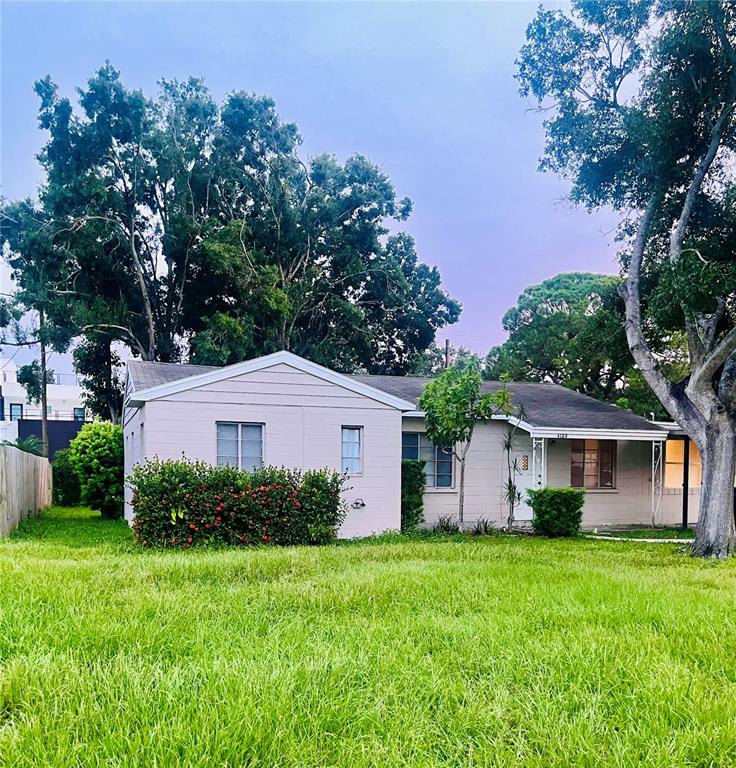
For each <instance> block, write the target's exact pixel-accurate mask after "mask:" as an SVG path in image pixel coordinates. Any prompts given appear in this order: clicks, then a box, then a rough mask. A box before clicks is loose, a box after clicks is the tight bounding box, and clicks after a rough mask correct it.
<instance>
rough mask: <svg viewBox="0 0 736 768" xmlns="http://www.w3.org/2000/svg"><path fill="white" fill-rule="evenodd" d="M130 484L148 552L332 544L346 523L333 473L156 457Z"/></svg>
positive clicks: (339, 478)
mask: <svg viewBox="0 0 736 768" xmlns="http://www.w3.org/2000/svg"><path fill="white" fill-rule="evenodd" d="M130 481H131V484H132V486H133V510H134V512H135V521H134V523H133V531H134V533H135V536H136V539H137V540H138V542H140V543H141V544H143V545H146V546H171V547H183V548H185V549H187V548H188V547H190V546H191V545H192V544H203V543H219V544H231V545H238V546H245V545H256V544H258V545H265V544H281V545H294V544H326V543H328V542H330V541H332V540H334V539H335V537H336V536H337V531H338V529H339V527H340V525H341V524H342V521H343V520H344V519H345V512H346V509H345V505H344V502H343V501H342V499H341V497H340V491H341V490H342V486H343V482H344V477H343V475H340V474H338V473H336V472H331V471H328V470H308V471H306V472H301V471H299V470H293V469H284V468H275V467H264V468H262V469H259V470H256V471H255V472H246V471H245V470H241V469H237V468H235V467H213V466H211V465H210V464H206V463H205V462H201V461H189V460H187V459H180V460H171V459H169V460H166V461H162V460H160V459H153V460H151V461H147V462H146V463H145V464H139V465H138V466H136V467H135V468H134V470H133V473H132V475H131V477H130Z"/></svg>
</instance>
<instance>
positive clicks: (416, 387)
mask: <svg viewBox="0 0 736 768" xmlns="http://www.w3.org/2000/svg"><path fill="white" fill-rule="evenodd" d="M353 378H355V379H357V380H358V381H361V382H363V383H364V384H370V385H371V386H372V387H376V389H381V390H383V391H384V392H388V393H389V394H392V395H395V396H396V397H401V398H403V399H404V400H409V401H411V402H413V403H416V402H417V401H418V400H419V396H420V395H421V394H422V391H423V390H424V387H425V386H426V385H427V384H428V383H429V382H430V381H431V379H429V378H423V377H420V376H368V375H357V376H353ZM502 386H503V384H501V382H498V381H485V382H483V391H484V392H494V391H495V390H497V389H499V388H500V387H502ZM506 388H507V389H508V390H509V394H510V395H511V402H512V403H513V405H514V407H519V406H523V408H524V411H525V416H524V420H525V421H527V422H528V423H530V424H533V425H534V426H535V427H560V428H563V429H573V428H575V427H579V428H582V429H585V428H588V429H648V430H653V431H656V430H657V429H659V427H657V426H656V425H654V424H652V423H651V422H649V421H647V420H646V419H643V418H642V417H641V416H637V415H636V414H633V413H629V412H628V411H624V410H621V408H617V407H616V406H615V405H609V404H608V403H602V402H600V400H594V399H593V398H592V397H588V396H587V395H581V394H580V393H579V392H573V391H572V390H571V389H567V387H563V386H561V385H560V384H533V383H530V382H522V381H512V382H509V383H508V384H507V385H506Z"/></svg>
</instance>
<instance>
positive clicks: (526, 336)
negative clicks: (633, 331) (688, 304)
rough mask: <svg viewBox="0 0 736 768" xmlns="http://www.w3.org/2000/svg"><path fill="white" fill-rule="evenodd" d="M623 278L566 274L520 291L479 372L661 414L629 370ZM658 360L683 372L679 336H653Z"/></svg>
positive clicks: (645, 413) (645, 387)
mask: <svg viewBox="0 0 736 768" xmlns="http://www.w3.org/2000/svg"><path fill="white" fill-rule="evenodd" d="M620 284H621V279H620V278H618V277H615V276H612V275H597V274H592V273H589V272H568V273H563V274H559V275H556V276H555V277H552V278H550V279H548V280H544V281H543V282H542V283H540V284H539V285H532V286H530V287H529V288H526V289H525V290H524V292H523V293H522V294H521V295H520V296H519V298H518V300H517V303H516V305H515V306H513V307H512V308H511V309H509V310H508V312H506V314H505V315H504V317H503V321H502V323H503V327H504V330H506V331H507V332H508V334H509V338H508V339H507V340H506V341H505V342H504V343H503V344H500V345H498V346H496V347H494V348H493V349H491V351H490V352H489V353H488V355H487V357H486V361H485V362H486V365H485V369H484V374H485V375H486V377H487V378H490V379H500V378H502V376H503V375H508V376H509V377H510V378H511V379H513V380H516V381H552V382H554V383H555V384H562V385H563V386H565V387H569V388H570V389H574V390H576V391H578V392H582V393H583V394H586V395H589V396H591V397H595V398H596V399H598V400H603V401H605V402H610V403H615V404H617V405H620V406H622V407H624V408H627V409H629V410H633V411H635V412H637V413H639V414H641V415H642V416H646V417H649V416H650V414H651V413H652V412H653V413H654V414H655V415H656V416H657V417H658V418H662V419H665V418H667V412H666V411H665V409H664V407H663V406H662V404H661V403H660V402H659V400H658V399H657V397H656V396H655V395H654V393H653V392H652V391H651V389H650V388H649V386H648V385H647V384H646V382H645V381H643V379H642V377H641V375H640V374H639V372H638V371H637V370H636V368H635V364H634V359H633V358H632V356H631V352H630V351H629V347H628V344H627V343H626V333H625V330H624V307H623V301H622V299H621V297H620V296H619V294H618V289H619V287H620ZM657 351H658V354H659V357H660V359H661V364H662V365H663V366H667V367H668V368H670V369H672V370H673V372H674V368H675V367H676V366H679V368H680V370H679V372H674V375H679V377H680V378H682V377H683V376H684V375H685V373H686V367H685V366H686V353H685V352H684V349H683V345H682V340H681V338H680V337H679V335H678V334H677V333H674V334H671V335H665V334H661V336H660V338H659V339H658V340H657Z"/></svg>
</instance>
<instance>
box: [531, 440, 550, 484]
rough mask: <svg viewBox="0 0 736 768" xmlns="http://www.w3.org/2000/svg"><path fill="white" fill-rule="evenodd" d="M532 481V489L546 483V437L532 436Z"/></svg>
mask: <svg viewBox="0 0 736 768" xmlns="http://www.w3.org/2000/svg"><path fill="white" fill-rule="evenodd" d="M532 475H533V476H532V483H533V487H534V489H535V490H536V489H538V488H544V486H545V485H547V439H546V438H544V437H532Z"/></svg>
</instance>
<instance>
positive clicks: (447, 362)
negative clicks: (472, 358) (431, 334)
mask: <svg viewBox="0 0 736 768" xmlns="http://www.w3.org/2000/svg"><path fill="white" fill-rule="evenodd" d="M449 367H450V340H449V339H445V368H449Z"/></svg>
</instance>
